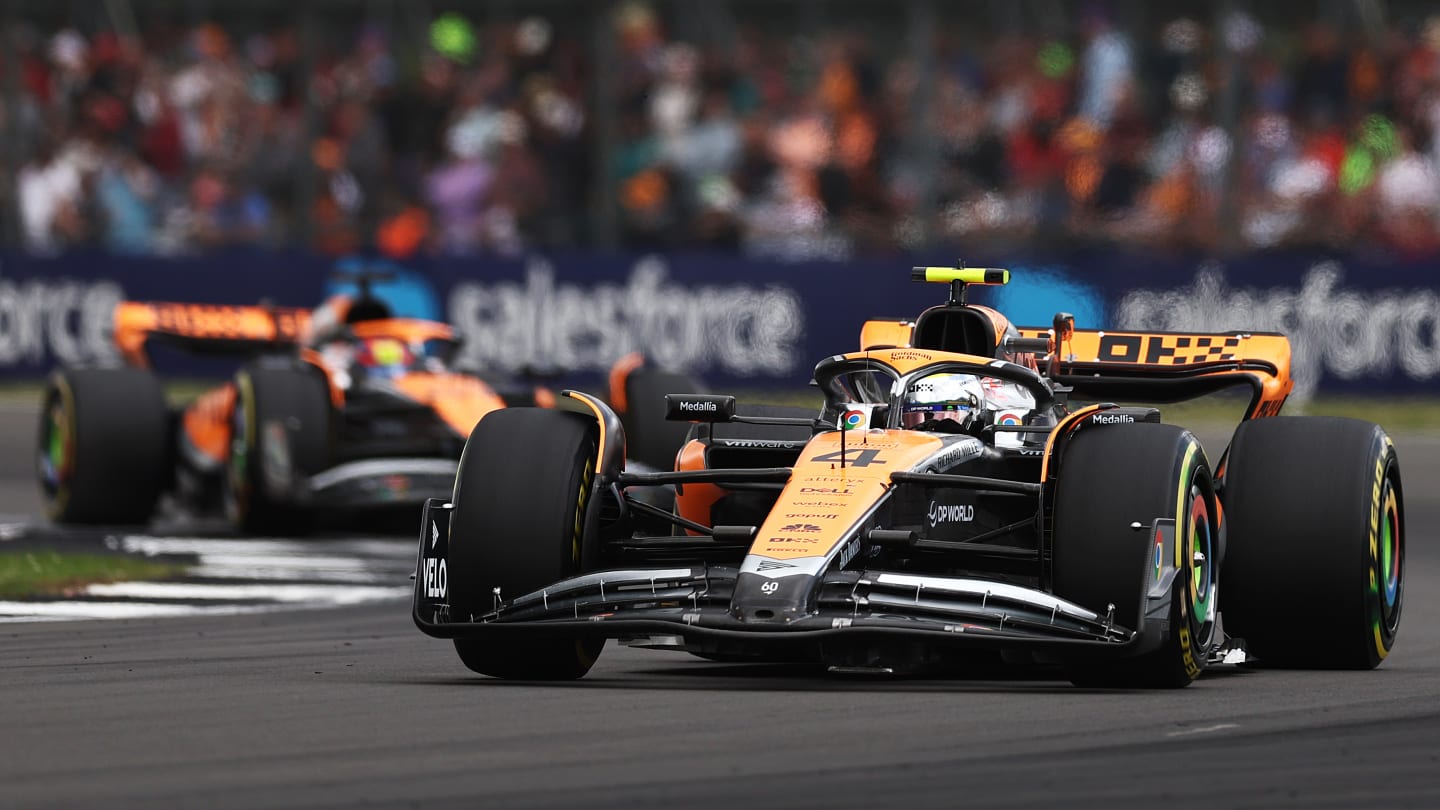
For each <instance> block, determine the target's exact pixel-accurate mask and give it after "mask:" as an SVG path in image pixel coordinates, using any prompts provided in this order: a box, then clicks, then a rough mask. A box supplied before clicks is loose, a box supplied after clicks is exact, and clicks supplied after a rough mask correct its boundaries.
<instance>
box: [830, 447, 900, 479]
mask: <svg viewBox="0 0 1440 810" xmlns="http://www.w3.org/2000/svg"><path fill="white" fill-rule="evenodd" d="M810 460H811V461H817V462H821V463H823V462H827V461H828V462H830V463H831V464H846V465H848V466H851V467H869V466H870V465H871V464H889V463H890V462H888V461H881V460H880V451H879V450H876V449H874V448H870V447H863V446H862V447H847V448H845V451H844V452H840V451H838V450H837V451H835V452H833V453H821V454H820V455H818V456H815V457H814V458H811V459H810ZM812 480H816V479H812Z"/></svg>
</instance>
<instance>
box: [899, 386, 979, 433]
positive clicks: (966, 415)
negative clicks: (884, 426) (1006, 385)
mask: <svg viewBox="0 0 1440 810" xmlns="http://www.w3.org/2000/svg"><path fill="white" fill-rule="evenodd" d="M980 404H981V391H980V384H979V382H978V381H977V380H976V379H975V377H974V375H971V374H931V375H930V376H928V377H922V378H920V379H918V380H916V381H915V382H912V383H910V387H909V388H907V389H906V390H905V401H904V404H903V411H902V413H901V416H900V424H901V426H902V427H905V428H917V427H920V426H921V425H923V424H924V423H925V422H929V421H947V420H948V421H953V422H957V423H959V424H960V426H961V427H964V426H966V425H969V424H970V423H971V422H972V421H973V420H974V419H975V418H976V417H977V416H978V414H979V410H980Z"/></svg>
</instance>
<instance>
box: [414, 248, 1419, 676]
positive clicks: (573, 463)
mask: <svg viewBox="0 0 1440 810" xmlns="http://www.w3.org/2000/svg"><path fill="white" fill-rule="evenodd" d="M913 274H914V277H915V278H916V279H917V280H923V281H938V282H947V283H949V284H950V285H951V294H950V298H949V301H948V302H947V303H945V304H944V305H941V306H937V307H933V308H931V309H928V310H926V311H925V312H924V313H922V314H921V315H920V316H919V317H918V318H917V319H916V320H914V321H913V322H912V321H908V320H907V321H890V322H884V321H874V322H871V323H868V324H866V325H865V328H864V330H863V331H862V345H861V348H860V351H857V352H850V353H846V354H840V355H835V356H833V357H828V358H826V359H824V360H822V361H821V362H820V363H819V364H818V365H817V366H816V368H815V377H814V379H815V383H816V384H817V385H818V386H819V388H820V390H821V391H822V392H823V394H824V397H825V401H824V405H823V408H822V410H821V411H820V413H819V414H818V415H816V414H814V413H813V412H811V413H807V414H804V415H797V414H795V413H793V412H787V411H775V410H765V409H759V410H756V409H752V410H749V411H746V410H740V409H737V408H736V407H735V403H734V399H733V398H730V397H723V396H703V395H674V396H669V397H668V398H667V400H668V408H669V411H670V414H671V416H672V418H675V419H678V420H685V421H689V422H692V423H695V425H694V427H693V428H692V430H691V433H690V440H689V442H688V443H687V444H686V445H685V447H684V448H683V450H682V451H681V452H680V453H679V454H678V456H677V460H676V464H675V469H673V470H670V471H666V472H636V471H633V470H627V469H626V468H625V466H624V462H623V459H624V457H625V452H624V447H625V436H624V432H623V428H622V427H621V423H620V421H619V420H618V419H617V418H616V417H615V415H614V414H613V412H612V411H611V410H610V409H609V408H608V407H607V406H606V405H605V404H604V403H602V402H600V401H599V400H597V399H596V398H594V397H591V396H588V395H585V394H582V393H579V392H574V391H565V392H563V393H562V395H561V397H560V398H559V401H558V403H557V404H558V405H560V407H559V408H558V409H556V410H550V411H542V410H537V409H532V408H516V409H509V410H504V411H495V412H492V413H490V414H488V415H486V417H485V418H484V419H482V420H480V423H479V424H478V425H477V426H476V427H475V430H474V431H473V432H472V433H471V435H470V438H469V441H468V444H467V446H466V449H465V451H464V455H463V456H462V458H461V461H460V465H459V470H458V472H457V475H456V478H455V484H454V491H453V493H452V495H451V497H450V498H449V499H434V500H430V501H428V502H427V504H426V507H425V511H424V523H423V529H422V536H421V538H420V548H419V559H418V571H417V576H416V583H415V594H414V606H413V616H414V620H415V622H416V624H417V625H418V626H419V628H420V629H421V630H422V631H424V632H425V633H427V634H430V635H432V636H437V637H441V638H450V639H453V640H454V644H455V648H456V650H457V652H458V653H459V657H460V660H461V661H462V662H463V663H464V664H465V666H467V667H469V668H470V669H471V670H474V671H476V672H479V673H483V674H486V675H492V676H497V677H502V678H528V679H563V678H576V677H580V676H582V675H584V674H585V673H586V671H588V670H589V669H590V667H591V665H592V664H593V662H594V661H595V658H596V656H597V655H598V654H599V653H600V652H601V649H602V646H603V644H604V642H605V641H606V640H607V639H616V640H619V641H620V642H622V643H626V644H630V645H636V646H641V647H652V648H663V649H671V650H678V651H685V652H689V653H693V654H697V655H701V656H705V657H709V658H720V659H725V660H784V661H797V660H799V661H812V662H815V663H816V664H821V665H828V666H829V667H831V668H835V669H839V670H860V671H882V672H883V671H915V670H922V669H925V668H927V667H930V666H942V665H947V664H954V663H957V662H964V661H966V660H972V659H977V658H983V657H987V656H989V657H999V658H1001V659H1002V660H1009V661H1014V660H1022V661H1029V662H1038V663H1042V664H1045V665H1053V666H1056V667H1059V668H1060V669H1061V670H1062V671H1063V672H1064V673H1065V674H1066V676H1067V677H1068V678H1069V679H1070V680H1072V681H1073V682H1074V683H1076V684H1079V685H1089V686H1127V687H1146V688H1166V687H1181V686H1185V685H1187V684H1189V683H1190V682H1191V681H1193V680H1194V679H1195V678H1196V677H1197V676H1199V675H1200V673H1201V672H1202V670H1204V668H1205V667H1206V666H1207V664H1210V663H1213V662H1216V661H1220V660H1224V661H1230V662H1233V661H1238V660H1248V661H1258V662H1260V663H1262V664H1265V665H1273V666H1297V667H1344V668H1355V669H1365V668H1370V667H1374V666H1376V665H1378V664H1379V663H1380V661H1381V660H1382V659H1383V658H1384V657H1385V656H1386V654H1387V653H1389V651H1390V649H1391V647H1392V645H1393V644H1394V641H1395V636H1396V631H1397V630H1398V627H1399V620H1400V611H1401V604H1402V601H1403V575H1404V541H1403V529H1404V523H1403V499H1402V491H1401V482H1400V469H1399V465H1398V462H1397V460H1396V455H1395V450H1394V447H1393V445H1392V443H1391V441H1390V438H1389V437H1388V436H1387V435H1386V433H1385V432H1384V431H1383V430H1382V429H1380V428H1379V427H1377V426H1375V425H1373V424H1369V423H1365V422H1360V421H1355V420H1348V419H1328V418H1308V417H1300V418H1294V417H1280V416H1277V415H1276V414H1278V412H1279V411H1280V407H1281V405H1282V404H1283V403H1284V401H1285V399H1286V396H1287V395H1288V394H1289V392H1290V389H1291V381H1290V379H1289V359H1290V346H1289V343H1288V341H1287V339H1286V338H1285V337H1284V336H1282V335H1277V334H1260V333H1243V332H1234V333H1225V334H1135V333H1123V332H1122V333H1116V332H1108V331H1107V332H1099V331H1085V330H1080V329H1076V328H1075V326H1074V322H1073V318H1070V317H1069V316H1067V315H1065V314H1064V313H1060V314H1057V316H1056V318H1055V321H1054V323H1053V324H1052V325H1051V326H1050V327H1049V328H1046V329H1026V328H1016V327H1014V326H1012V325H1011V324H1010V323H1009V322H1008V321H1007V320H1006V319H1005V318H1004V316H1002V315H1001V314H1000V313H998V312H996V311H994V310H991V309H988V308H985V307H981V306H974V305H970V304H968V303H967V302H966V285H967V284H996V283H1005V282H1007V281H1008V278H1009V275H1008V273H1007V272H1006V271H1002V270H991V269H975V268H915V269H914V271H913ZM1231 386H1243V387H1247V388H1248V389H1249V390H1250V391H1251V392H1252V396H1251V400H1250V403H1249V406H1248V409H1247V412H1246V419H1244V420H1243V421H1242V423H1241V424H1240V426H1239V427H1238V428H1237V429H1236V430H1235V433H1234V436H1233V438H1232V440H1231V441H1230V443H1229V447H1228V449H1227V451H1226V452H1225V453H1224V454H1223V455H1221V456H1220V458H1219V459H1218V461H1217V462H1214V463H1212V461H1211V460H1210V459H1209V458H1207V456H1206V453H1205V451H1204V449H1203V448H1202V447H1201V445H1200V443H1199V442H1198V441H1197V440H1196V438H1195V437H1194V436H1193V435H1192V434H1191V433H1190V432H1189V431H1187V430H1185V429H1183V428H1181V427H1177V426H1175V425H1171V424H1166V423H1163V422H1162V421H1161V420H1160V412H1159V410H1157V409H1156V408H1152V407H1148V406H1143V407H1142V406H1135V405H1129V406H1120V405H1115V404H1111V403H1110V402H1108V401H1107V400H1112V399H1113V400H1117V401H1122V402H1150V403H1154V402H1170V401H1176V400H1180V399H1185V398H1190V397H1195V396H1199V395H1201V394H1205V393H1208V392H1212V391H1216V390H1219V389H1223V388H1227V387H1231ZM1082 403H1088V404H1082ZM522 458H523V459H524V462H521V461H519V459H522ZM657 487H662V488H666V489H662V490H660V491H662V492H673V498H671V499H665V498H656V497H654V494H655V492H656V491H657V490H656V488H657ZM997 653H998V656H997Z"/></svg>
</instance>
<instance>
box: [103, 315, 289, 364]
mask: <svg viewBox="0 0 1440 810" xmlns="http://www.w3.org/2000/svg"><path fill="white" fill-rule="evenodd" d="M309 324H310V310H308V309H299V308H292V307H268V306H226V305H216V304H181V303H171V302H141V301H123V302H121V303H120V304H118V305H116V307H115V320H114V334H115V345H116V347H117V348H119V350H120V353H121V355H123V356H124V358H125V362H126V363H129V364H130V365H133V366H140V367H145V366H148V365H149V364H150V362H149V357H148V356H147V354H146V347H147V346H149V345H150V343H151V341H155V342H157V343H164V344H166V345H171V346H177V347H179V348H181V349H184V350H186V351H190V352H194V353H197V354H249V353H255V352H264V351H274V350H276V349H282V348H285V347H288V346H294V345H296V344H298V343H299V342H300V340H301V338H302V336H303V335H304V334H305V332H306V330H307V328H308V326H309Z"/></svg>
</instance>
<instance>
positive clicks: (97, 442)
mask: <svg viewBox="0 0 1440 810" xmlns="http://www.w3.org/2000/svg"><path fill="white" fill-rule="evenodd" d="M170 439H171V437H170V432H169V416H168V411H167V409H166V405H165V393H164V391H163V390H162V388H161V386H160V381H159V380H158V379H156V377H155V375H154V374H152V373H151V372H149V371H146V370H144V369H137V368H87V369H65V370H62V371H57V372H55V373H54V374H51V375H50V378H49V380H48V381H47V383H46V385H45V398H44V404H43V410H42V411H41V414H40V430H39V446H38V448H37V453H36V473H37V476H38V478H39V481H40V494H41V498H42V499H43V501H44V504H45V512H46V514H47V515H48V516H49V518H50V519H51V520H53V521H55V522H56V523H74V524H96V523H112V524H133V525H140V524H144V523H148V522H149V520H150V516H151V514H153V513H154V511H155V503H156V501H157V500H158V499H159V497H160V492H161V491H162V490H163V489H164V487H165V484H166V482H167V481H168V479H169V473H170V470H169V465H170V447H171V443H170Z"/></svg>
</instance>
